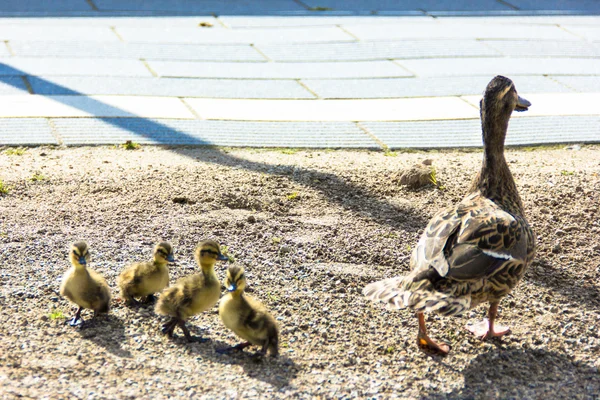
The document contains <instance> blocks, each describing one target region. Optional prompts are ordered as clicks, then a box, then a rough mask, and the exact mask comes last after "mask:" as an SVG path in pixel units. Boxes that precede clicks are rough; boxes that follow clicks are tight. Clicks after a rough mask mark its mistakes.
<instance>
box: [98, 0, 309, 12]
mask: <svg viewBox="0 0 600 400" xmlns="http://www.w3.org/2000/svg"><path fill="white" fill-rule="evenodd" d="M94 4H96V5H97V7H98V9H100V10H102V11H105V10H125V11H127V10H142V11H177V12H183V13H207V14H210V13H216V14H234V15H235V14H263V13H267V14H270V13H281V12H295V11H306V8H304V7H302V6H301V5H300V4H298V3H297V2H295V1H293V0H261V1H247V0H227V1H221V0H204V1H193V2H192V1H185V0H94Z"/></svg>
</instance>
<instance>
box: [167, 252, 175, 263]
mask: <svg viewBox="0 0 600 400" xmlns="http://www.w3.org/2000/svg"><path fill="white" fill-rule="evenodd" d="M167 261H168V262H175V258H174V257H173V254H169V255H167Z"/></svg>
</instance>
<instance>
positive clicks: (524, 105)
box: [515, 96, 531, 111]
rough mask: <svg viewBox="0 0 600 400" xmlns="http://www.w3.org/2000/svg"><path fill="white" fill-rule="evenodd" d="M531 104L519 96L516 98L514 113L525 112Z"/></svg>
mask: <svg viewBox="0 0 600 400" xmlns="http://www.w3.org/2000/svg"><path fill="white" fill-rule="evenodd" d="M530 105H531V103H530V102H529V101H527V100H525V99H524V98H522V97H521V96H518V99H517V106H516V107H515V111H527V109H528V108H529V106H530Z"/></svg>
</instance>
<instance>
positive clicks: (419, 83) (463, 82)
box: [302, 76, 573, 99]
mask: <svg viewBox="0 0 600 400" xmlns="http://www.w3.org/2000/svg"><path fill="white" fill-rule="evenodd" d="M490 78H491V76H457V77H453V78H452V79H448V78H398V79H351V80H343V81H342V80H325V79H324V80H303V81H302V82H303V83H304V84H305V85H306V86H307V87H308V88H310V89H311V90H312V91H313V92H315V93H316V94H317V95H319V97H322V98H330V99H360V98H363V99H375V98H393V97H429V96H455V95H473V94H481V93H483V91H484V90H485V87H486V85H487V84H488V82H489V81H490ZM513 78H514V79H513V81H514V82H515V85H516V87H517V89H518V90H519V92H522V93H556V92H572V91H573V90H571V89H569V88H568V87H566V86H564V85H561V84H559V83H556V82H554V81H553V80H551V79H549V78H546V77H544V76H526V77H513Z"/></svg>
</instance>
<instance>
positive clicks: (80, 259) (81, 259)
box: [79, 256, 87, 265]
mask: <svg viewBox="0 0 600 400" xmlns="http://www.w3.org/2000/svg"><path fill="white" fill-rule="evenodd" d="M79 264H81V265H86V264H87V261H86V259H85V257H84V256H79Z"/></svg>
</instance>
